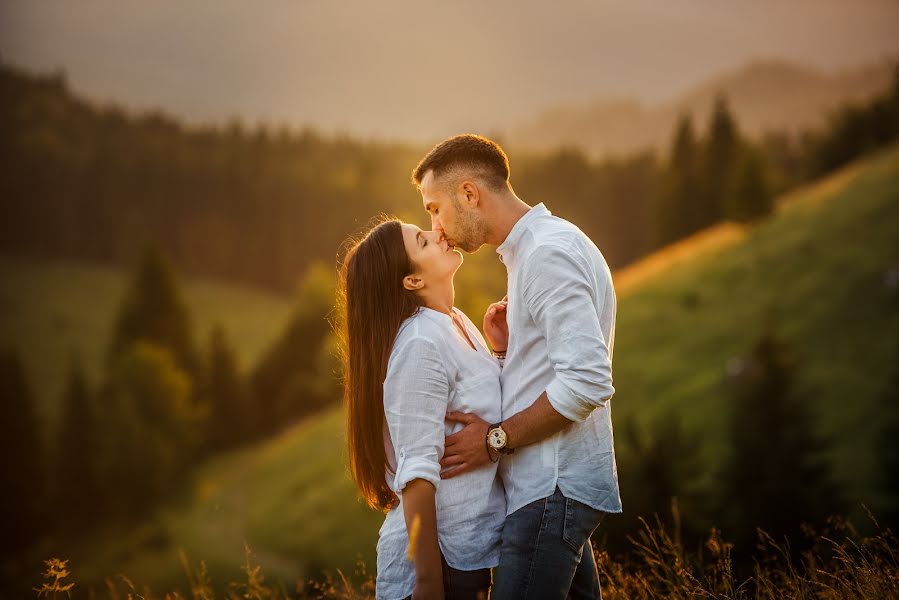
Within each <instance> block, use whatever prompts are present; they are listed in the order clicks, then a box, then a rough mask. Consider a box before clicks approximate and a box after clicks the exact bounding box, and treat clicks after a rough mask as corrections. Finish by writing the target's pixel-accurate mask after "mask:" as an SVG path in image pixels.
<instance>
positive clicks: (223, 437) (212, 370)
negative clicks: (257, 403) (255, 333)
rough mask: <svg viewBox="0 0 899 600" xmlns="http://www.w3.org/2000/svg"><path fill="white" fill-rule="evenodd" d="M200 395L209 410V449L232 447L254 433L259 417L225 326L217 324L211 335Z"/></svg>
mask: <svg viewBox="0 0 899 600" xmlns="http://www.w3.org/2000/svg"><path fill="white" fill-rule="evenodd" d="M200 395H201V397H202V401H203V402H204V403H205V404H206V405H207V406H208V410H209V420H208V426H209V431H208V434H207V440H208V445H209V450H220V449H225V448H228V447H230V446H233V445H235V444H238V443H240V442H243V441H246V440H247V439H249V438H250V436H252V435H253V432H254V431H255V429H256V426H255V423H254V421H255V419H256V416H255V415H254V414H253V412H252V408H253V407H252V405H251V403H250V401H249V391H248V389H247V388H246V385H245V383H244V381H243V379H242V378H241V376H240V374H239V372H238V366H237V358H236V357H235V356H234V351H233V350H232V349H231V345H230V343H229V341H228V338H227V335H226V333H225V329H224V328H223V327H222V326H221V325H216V326H215V327H214V328H213V330H212V332H211V334H210V336H209V346H208V350H207V359H206V366H205V371H204V376H203V380H202V391H201V392H200Z"/></svg>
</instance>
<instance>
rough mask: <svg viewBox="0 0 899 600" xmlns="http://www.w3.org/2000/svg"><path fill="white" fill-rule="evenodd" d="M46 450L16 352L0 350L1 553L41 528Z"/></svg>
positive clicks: (9, 553) (15, 549) (10, 552)
mask: <svg viewBox="0 0 899 600" xmlns="http://www.w3.org/2000/svg"><path fill="white" fill-rule="evenodd" d="M46 481H47V452H46V449H45V446H44V440H43V438H42V436H41V434H40V422H39V418H38V414H37V412H36V410H35V404H34V397H33V395H32V392H31V390H30V389H29V387H28V383H27V380H26V377H25V368H24V366H23V365H22V362H21V359H20V358H19V356H18V354H16V353H15V352H13V351H11V350H9V349H3V350H0V531H2V532H3V534H2V541H0V544H2V545H0V548H2V549H0V554H2V556H3V557H4V558H9V557H15V556H16V555H17V554H18V553H19V552H21V551H22V550H24V549H25V548H27V547H28V546H30V545H31V544H32V543H34V542H35V541H36V540H37V538H38V536H39V535H40V534H41V533H42V532H43V531H45V522H44V520H43V519H44V517H45V509H46V492H47V486H46Z"/></svg>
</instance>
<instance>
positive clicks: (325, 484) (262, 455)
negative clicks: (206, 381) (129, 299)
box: [0, 147, 899, 590]
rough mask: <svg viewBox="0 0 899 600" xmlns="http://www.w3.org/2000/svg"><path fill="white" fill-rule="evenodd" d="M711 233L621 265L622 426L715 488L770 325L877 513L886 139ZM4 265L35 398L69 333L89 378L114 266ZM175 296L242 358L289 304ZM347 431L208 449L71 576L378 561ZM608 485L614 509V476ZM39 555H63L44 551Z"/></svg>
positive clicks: (894, 324)
mask: <svg viewBox="0 0 899 600" xmlns="http://www.w3.org/2000/svg"><path fill="white" fill-rule="evenodd" d="M525 200H527V201H530V202H532V203H534V202H539V201H540V199H539V198H526V199H525ZM549 208H550V209H552V207H551V206H550V207H549ZM722 231H724V230H722ZM712 238H713V239H712V242H710V241H709V239H710V238H709V235H708V232H707V233H706V234H699V235H698V236H696V238H695V240H692V241H691V240H687V241H685V242H681V243H679V244H677V245H676V247H672V248H670V249H666V250H663V251H662V252H660V253H658V254H656V255H653V256H651V257H648V258H647V259H645V260H644V261H641V263H640V264H637V265H634V266H632V267H630V268H629V269H627V270H625V271H623V272H620V273H616V274H615V279H616V281H620V282H621V285H620V286H619V287H618V299H619V308H618V321H617V326H616V327H617V330H616V340H615V349H614V360H613V364H614V383H615V387H616V394H615V397H614V399H613V401H612V403H613V419H614V421H615V423H616V425H617V424H618V423H621V422H624V421H625V420H631V419H632V420H635V421H636V422H637V423H638V424H640V425H641V426H646V427H650V426H651V425H652V424H653V422H654V421H656V420H658V419H670V418H678V419H680V420H681V421H682V423H683V424H684V426H685V428H686V430H687V431H688V432H689V433H690V435H691V436H695V437H698V438H701V440H702V444H701V446H702V448H703V452H704V457H703V458H704V460H705V466H706V469H705V482H706V484H707V485H713V484H714V480H715V469H716V467H717V466H718V464H719V462H720V460H721V458H722V457H723V456H725V455H726V453H727V452H728V448H729V446H728V439H727V429H726V424H727V418H728V398H729V396H728V389H727V386H728V381H727V372H728V368H731V369H734V368H736V366H738V365H739V360H740V359H741V357H744V356H746V355H747V353H748V352H749V349H750V348H751V346H752V344H753V343H754V342H755V340H756V339H757V338H758V336H759V335H760V334H761V332H762V331H763V329H764V327H766V326H771V327H774V328H775V329H776V330H777V331H778V332H779V333H780V335H781V336H782V337H783V338H785V339H786V340H787V341H788V342H789V343H790V344H791V346H792V348H793V350H794V352H795V354H796V356H797V358H798V360H799V363H800V372H799V382H798V388H797V390H796V392H797V393H798V394H800V395H801V397H802V398H804V399H805V400H806V401H807V403H808V405H809V406H810V408H811V411H812V414H813V416H814V417H815V422H816V424H817V427H818V429H819V431H820V433H821V434H823V435H825V436H827V437H828V438H830V439H831V445H830V446H829V452H830V454H829V458H830V459H831V460H832V463H833V465H834V469H835V475H836V477H837V478H838V480H839V481H840V482H841V483H843V484H844V486H845V487H846V489H847V490H848V491H849V493H850V498H851V499H852V500H853V502H854V505H855V506H856V509H858V506H857V505H858V503H859V502H865V503H866V504H867V505H868V506H870V507H872V508H875V509H876V507H877V505H878V502H879V499H878V497H877V494H876V485H877V481H876V475H875V471H874V469H875V457H876V453H877V447H876V443H877V442H876V440H877V434H878V433H879V426H880V423H879V421H878V418H877V413H878V408H879V406H878V402H879V400H878V398H879V394H880V393H881V387H882V386H883V384H884V382H885V381H886V373H887V371H888V369H889V367H890V366H891V364H892V361H895V360H896V356H895V354H894V350H893V343H894V340H895V339H896V337H897V336H899V310H897V291H896V290H891V288H890V287H889V286H888V285H887V284H886V280H885V273H886V271H887V270H888V269H890V268H899V148H897V147H893V148H891V149H889V150H887V151H884V152H881V153H879V154H877V155H874V156H873V157H871V158H869V159H867V160H865V161H863V162H860V163H857V164H854V165H851V166H850V167H848V168H846V169H844V170H842V171H840V172H838V173H836V174H834V175H833V176H831V177H828V178H827V179H825V180H822V181H820V182H818V183H817V184H815V185H811V186H808V187H806V188H803V189H800V190H797V191H795V192H793V193H792V194H790V195H789V196H788V197H785V198H781V199H779V202H778V209H777V211H776V214H775V215H774V216H772V217H771V218H769V219H767V220H766V221H763V222H762V223H760V224H758V225H755V226H751V227H747V228H739V227H737V228H734V227H733V226H729V227H728V228H727V229H726V235H725V234H722V235H721V236H719V237H718V238H717V241H715V239H714V236H712ZM596 241H597V243H598V245H599V246H600V247H602V240H596ZM690 244H693V245H694V247H693V248H692V249H691V248H690V247H689V246H690ZM490 252H491V251H490V250H487V249H485V250H484V251H482V254H483V253H488V254H489V253H490ZM477 260H478V261H484V262H486V259H483V258H480V257H478V259H477ZM474 262H475V264H477V261H474ZM491 268H494V267H491ZM0 269H2V271H0V272H2V273H3V281H4V288H3V296H2V307H3V311H2V321H0V334H2V337H0V339H2V341H5V342H8V341H10V340H12V341H14V342H16V343H17V344H18V345H19V347H20V349H21V351H22V352H23V356H24V358H25V359H26V364H27V366H28V368H29V376H30V377H31V382H32V384H33V385H34V386H35V387H36V389H37V390H38V393H39V396H40V398H41V401H42V402H44V403H45V404H44V406H45V407H49V406H50V404H51V403H52V401H53V398H54V397H55V395H56V394H57V391H58V388H59V387H60V380H61V378H62V375H63V374H64V372H65V365H66V357H67V353H68V352H69V351H70V348H78V350H79V351H80V352H81V353H82V354H83V356H84V357H85V359H86V363H87V364H88V365H89V366H90V367H91V368H92V372H93V373H95V374H97V375H98V374H99V373H100V364H101V363H102V356H103V351H104V343H105V341H106V340H107V339H108V332H109V330H110V327H111V319H112V315H114V314H115V308H116V307H117V303H118V302H119V300H120V298H121V295H122V292H123V290H124V285H125V279H124V277H123V276H122V274H121V273H120V272H118V271H114V270H111V269H100V268H95V267H89V268H88V267H84V266H81V265H77V264H64V263H59V262H52V263H45V262H40V261H25V260H23V259H12V258H5V259H3V260H2V262H0ZM463 269H464V267H463ZM465 277H466V279H461V280H460V290H459V291H460V296H461V295H463V294H466V293H470V292H469V291H468V290H466V289H465V287H464V285H462V284H464V283H467V282H475V281H477V282H478V283H479V285H481V286H482V289H479V290H478V292H477V301H476V302H475V301H467V302H468V303H466V304H463V307H464V308H466V310H474V308H476V307H477V306H480V305H481V304H483V303H484V302H486V301H488V300H489V299H490V298H492V297H494V296H495V294H498V293H499V295H501V293H500V290H501V285H502V284H501V281H500V280H497V279H496V278H495V276H493V275H490V276H484V277H481V278H478V277H476V276H474V275H466V276H465ZM73 282H75V283H73ZM484 290H487V291H486V292H485V291H484ZM185 294H186V297H187V299H188V302H189V305H190V307H191V309H192V312H193V314H194V317H195V320H196V323H195V324H196V325H197V331H198V332H203V331H207V330H208V328H209V327H210V326H211V324H212V323H213V322H215V321H221V322H222V323H223V324H224V325H225V327H226V329H227V331H228V333H229V335H230V336H231V339H232V341H233V343H234V345H235V347H236V348H237V349H238V350H239V355H240V357H241V359H242V361H243V364H244V366H246V365H247V364H248V363H249V362H251V361H252V360H253V359H254V358H255V357H256V356H258V354H259V352H260V351H261V350H263V349H264V348H265V346H266V344H267V343H270V342H271V341H272V340H273V339H274V338H275V337H276V336H277V334H278V332H279V331H280V329H279V328H280V327H282V326H283V324H284V323H285V322H286V319H287V315H288V313H289V310H290V306H291V304H290V301H289V299H281V298H275V297H271V296H268V295H265V294H261V293H258V292H253V291H250V290H246V289H241V288H237V287H229V286H223V285H213V284H195V283H189V284H186V285H185ZM470 316H471V317H472V319H473V320H474V321H475V322H479V321H480V315H478V314H471V315H470ZM343 435H344V434H343V426H342V411H341V409H340V408H339V407H335V408H333V409H330V410H328V411H326V412H325V413H323V414H321V415H319V416H317V417H314V418H311V419H308V420H307V421H305V422H303V423H300V424H297V425H296V426H294V427H292V428H290V429H289V430H287V431H285V432H284V433H283V434H281V435H279V436H277V437H275V438H272V439H269V440H266V441H264V442H261V443H259V444H257V445H255V446H252V447H248V448H245V449H241V450H237V451H233V452H230V453H227V454H223V455H220V456H217V457H215V458H214V459H212V460H211V461H209V462H208V463H206V464H204V465H202V466H201V467H199V468H198V469H197V470H196V472H195V473H194V474H193V476H192V478H191V481H190V482H189V484H188V485H187V486H186V487H185V488H184V490H183V491H182V493H181V494H180V495H179V496H178V497H175V498H172V500H171V502H170V503H169V504H167V505H166V506H163V507H161V508H160V509H159V510H158V512H157V514H156V515H155V516H154V518H153V519H151V520H149V521H148V522H146V523H142V524H139V525H137V526H135V527H134V528H133V529H132V528H125V527H124V526H115V527H110V529H109V531H106V532H98V534H97V535H96V536H94V537H93V538H92V539H91V540H89V541H87V542H85V543H84V544H83V545H81V546H79V547H78V549H77V551H75V552H73V553H71V555H69V556H67V558H70V563H69V567H70V568H71V570H72V573H73V579H74V580H75V581H79V582H82V583H84V582H90V581H98V580H100V579H101V578H102V577H103V576H104V575H112V574H114V573H126V574H127V575H128V577H129V578H131V579H132V580H134V581H135V582H141V583H146V584H148V585H149V586H150V587H151V588H152V589H154V590H163V589H165V590H168V589H174V588H176V587H179V586H181V587H182V588H183V587H184V584H185V583H186V580H185V579H184V576H183V573H182V569H181V564H180V562H179V558H178V553H177V550H178V549H183V551H184V552H185V554H186V555H187V558H188V560H189V561H190V563H191V565H193V566H196V565H197V564H198V562H199V561H200V560H203V561H205V562H206V564H207V566H208V567H209V570H210V574H211V576H212V579H213V581H232V580H238V579H242V575H241V572H240V566H241V564H242V563H243V561H244V542H246V543H247V544H248V545H249V546H250V549H251V551H252V552H254V553H255V558H256V560H257V561H258V563H259V564H261V565H262V567H263V569H264V571H265V573H266V576H267V578H269V579H277V580H282V581H284V582H285V585H286V587H287V588H288V589H292V588H293V582H294V581H295V580H296V579H297V578H307V577H312V576H316V575H318V574H319V573H320V572H321V570H322V569H331V570H333V569H337V568H339V569H342V570H343V571H344V572H352V571H353V568H354V565H355V562H356V560H357V559H359V558H361V559H363V560H364V561H366V562H367V563H368V565H369V569H370V570H371V571H373V570H374V556H375V553H374V547H375V542H376V540H377V530H378V527H379V525H380V522H381V515H380V514H378V513H375V512H373V511H370V510H369V509H367V508H366V507H365V506H363V505H362V504H361V503H360V502H359V501H358V500H357V496H356V493H355V490H354V488H353V486H352V483H351V482H350V481H349V478H348V475H347V472H346V468H345V450H344V440H343ZM622 500H623V502H624V507H625V510H627V503H628V498H627V490H623V491H622ZM41 550H42V551H43V552H44V553H45V554H44V556H43V557H49V556H55V555H57V552H55V550H54V549H53V548H52V547H49V546H47V547H44V548H42V549H41ZM38 558H42V557H38ZM36 564H37V563H36ZM35 573H37V570H36V571H35Z"/></svg>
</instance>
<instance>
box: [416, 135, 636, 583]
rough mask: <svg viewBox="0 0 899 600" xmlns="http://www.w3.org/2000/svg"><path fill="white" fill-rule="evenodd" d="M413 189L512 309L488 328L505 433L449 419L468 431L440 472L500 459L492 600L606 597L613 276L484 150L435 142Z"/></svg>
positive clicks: (471, 419)
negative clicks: (483, 256) (504, 276)
mask: <svg viewBox="0 0 899 600" xmlns="http://www.w3.org/2000/svg"><path fill="white" fill-rule="evenodd" d="M412 179H413V181H414V183H415V184H416V185H417V186H418V188H419V190H420V192H421V196H422V202H423V204H424V207H425V209H426V210H427V211H428V213H429V214H430V215H431V225H432V228H433V229H434V230H437V231H440V232H441V233H442V234H443V236H444V238H445V239H446V240H447V241H448V242H449V243H450V244H451V245H453V246H455V247H458V248H460V249H462V250H465V251H466V252H474V251H476V250H478V248H480V247H481V246H482V245H484V244H489V245H491V246H496V247H497V249H496V251H497V253H498V254H499V255H500V259H501V260H502V261H503V263H504V264H505V266H506V270H507V272H508V288H507V289H508V295H507V301H506V300H504V301H501V302H498V303H495V304H492V305H491V306H490V307H489V308H488V310H487V313H486V314H485V316H484V333H485V335H486V336H487V338H488V340H489V341H490V343H491V345H492V346H493V350H494V352H495V353H496V354H497V355H498V356H503V354H505V356H507V358H505V360H504V367H503V373H502V415H503V420H502V421H501V422H500V423H493V424H491V423H486V422H485V421H483V420H481V419H480V418H478V417H477V416H475V415H473V414H466V413H450V414H448V415H447V418H448V419H450V420H454V421H459V422H462V423H465V428H464V429H462V430H461V431H459V432H457V433H455V434H453V435H451V436H449V437H447V438H446V445H445V451H444V456H443V459H442V461H441V466H442V468H443V469H444V471H443V473H442V475H441V476H442V477H444V478H446V477H453V476H455V475H458V474H459V473H462V472H464V471H467V470H469V469H473V468H476V467H478V466H480V465H483V464H486V462H487V461H488V460H493V461H496V460H500V457H501V462H500V469H499V471H500V474H501V477H502V480H503V484H504V485H505V488H506V500H507V517H506V521H505V525H504V529H503V541H502V556H501V558H500V564H499V566H498V567H497V568H496V570H495V572H494V586H493V591H492V593H491V598H497V599H499V600H505V599H511V598H515V599H524V598H539V599H540V600H544V599H551V598H560V599H561V598H566V597H568V596H569V594H570V597H573V598H600V597H601V592H600V588H599V579H598V574H597V571H596V565H595V562H594V556H593V550H592V548H591V545H590V535H591V534H592V533H593V531H594V530H595V529H596V528H597V527H598V526H599V523H600V521H601V519H602V517H603V516H604V515H605V514H606V513H616V512H621V500H620V497H619V492H618V474H617V470H616V465H615V453H614V448H613V440H612V422H611V416H610V406H609V399H610V398H611V397H612V395H613V394H614V388H613V387H612V371H611V360H612V348H613V344H614V336H615V309H616V298H615V291H614V288H613V286H612V279H611V274H610V272H609V268H608V265H607V264H606V261H605V259H604V258H603V256H602V254H601V253H600V251H599V250H598V249H597V247H596V246H595V245H594V244H593V242H591V241H590V239H589V238H588V237H587V236H586V235H584V233H583V232H582V231H581V230H580V229H578V228H577V227H575V226H574V225H572V224H571V223H569V222H567V221H565V220H563V219H560V218H557V217H554V216H552V214H551V213H550V212H549V211H548V210H547V209H546V207H544V206H543V204H538V205H537V206H534V207H533V208H532V207H530V206H529V205H527V204H525V203H524V202H523V201H522V200H521V199H519V198H518V196H516V195H515V192H514V190H513V189H512V187H511V185H510V183H509V163H508V159H507V157H506V155H505V153H504V152H503V150H502V149H501V148H500V147H499V145H497V144H496V143H494V142H492V141H490V140H488V139H486V138H483V137H480V136H475V135H460V136H456V137H453V138H450V139H448V140H445V141H443V142H441V143H440V144H438V145H437V146H435V147H434V148H433V149H432V150H431V151H430V152H429V153H428V154H427V155H426V156H425V157H424V158H423V159H422V160H421V162H420V163H419V165H418V166H417V167H416V168H415V170H414V171H413V174H412ZM506 344H508V345H507V346H506Z"/></svg>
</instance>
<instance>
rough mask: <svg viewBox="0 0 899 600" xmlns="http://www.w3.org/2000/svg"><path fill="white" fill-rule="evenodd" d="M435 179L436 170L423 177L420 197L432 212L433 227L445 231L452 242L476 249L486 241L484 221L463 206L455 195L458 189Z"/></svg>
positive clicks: (461, 246)
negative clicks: (453, 188)
mask: <svg viewBox="0 0 899 600" xmlns="http://www.w3.org/2000/svg"><path fill="white" fill-rule="evenodd" d="M441 183H442V182H435V181H434V171H428V172H427V173H425V175H424V177H422V179H421V185H420V186H419V188H420V190H421V201H422V204H423V205H424V207H425V210H426V211H428V214H429V215H431V229H433V230H434V231H438V232H440V233H442V234H443V236H444V238H445V239H446V241H447V242H449V243H450V245H451V246H455V247H457V248H461V249H462V250H465V251H466V252H474V251H476V250H477V249H478V248H480V247H481V246H482V245H483V244H484V239H485V232H484V226H483V223H482V222H481V221H480V219H479V218H478V216H477V215H476V214H475V211H474V210H472V209H469V208H467V207H466V206H463V205H462V203H461V202H459V200H458V199H457V198H456V193H455V192H456V190H451V189H448V188H447V187H446V186H445V185H441Z"/></svg>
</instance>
